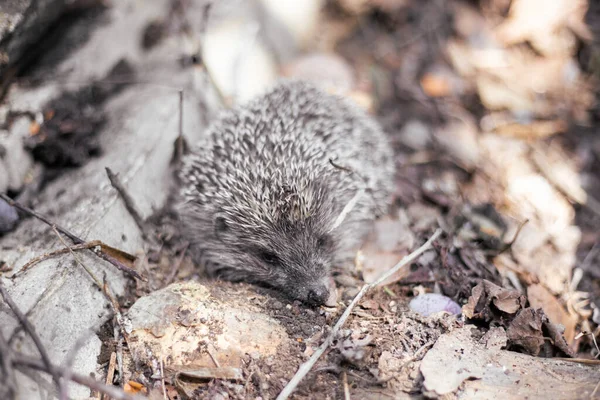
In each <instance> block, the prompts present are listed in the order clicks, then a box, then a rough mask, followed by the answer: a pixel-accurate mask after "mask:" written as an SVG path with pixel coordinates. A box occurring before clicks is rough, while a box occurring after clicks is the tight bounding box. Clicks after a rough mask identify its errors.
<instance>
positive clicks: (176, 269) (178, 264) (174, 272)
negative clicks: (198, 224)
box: [163, 243, 190, 287]
mask: <svg viewBox="0 0 600 400" xmlns="http://www.w3.org/2000/svg"><path fill="white" fill-rule="evenodd" d="M189 247H190V244H189V243H188V244H186V245H185V247H184V248H183V250H182V251H181V255H180V256H179V259H178V260H177V261H176V262H175V266H174V267H173V269H172V270H171V272H170V273H169V276H167V280H166V281H165V284H164V286H163V287H166V286H169V285H170V284H171V282H173V280H174V279H175V277H176V276H177V273H178V272H179V268H180V267H181V264H182V263H183V259H184V258H185V253H186V252H187V249H188V248H189Z"/></svg>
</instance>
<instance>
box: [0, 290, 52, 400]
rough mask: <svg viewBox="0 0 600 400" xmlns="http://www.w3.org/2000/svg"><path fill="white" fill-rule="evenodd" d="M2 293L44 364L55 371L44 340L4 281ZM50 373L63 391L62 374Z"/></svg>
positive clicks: (0, 291) (0, 293) (0, 292)
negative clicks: (12, 296)
mask: <svg viewBox="0 0 600 400" xmlns="http://www.w3.org/2000/svg"><path fill="white" fill-rule="evenodd" d="M0 295H1V296H2V298H3V299H4V302H5V303H6V304H7V305H8V307H10V309H11V310H12V312H13V314H15V316H16V317H17V319H18V320H19V322H20V323H21V325H22V326H23V329H25V332H27V334H28V335H29V337H31V340H33V343H34V344H35V347H37V349H38V351H39V353H40V356H41V357H42V361H43V362H44V365H45V366H46V368H47V369H48V371H53V370H52V369H51V367H52V364H51V363H50V357H48V353H47V352H46V348H45V347H44V344H43V343H42V341H41V340H40V337H39V336H38V335H37V333H36V332H35V328H34V327H33V325H32V324H31V322H29V320H28V319H27V317H26V316H25V315H24V314H23V313H22V312H21V310H19V308H18V307H17V305H16V304H15V302H14V301H13V299H12V298H11V297H10V295H9V294H8V291H7V290H6V288H5V287H4V285H2V282H0ZM50 374H51V375H52V380H54V383H56V387H57V388H58V391H59V392H61V391H62V384H61V382H60V375H59V374H57V373H55V372H51V373H50Z"/></svg>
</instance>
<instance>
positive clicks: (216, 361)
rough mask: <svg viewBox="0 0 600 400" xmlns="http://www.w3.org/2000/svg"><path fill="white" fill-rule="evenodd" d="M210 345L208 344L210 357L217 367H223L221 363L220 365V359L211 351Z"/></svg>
mask: <svg viewBox="0 0 600 400" xmlns="http://www.w3.org/2000/svg"><path fill="white" fill-rule="evenodd" d="M209 346H210V344H209V345H207V346H206V352H207V353H208V355H209V356H210V359H211V360H212V362H214V363H215V366H216V367H217V368H221V365H219V361H218V360H217V359H216V358H215V356H214V355H213V353H212V351H210V347H209Z"/></svg>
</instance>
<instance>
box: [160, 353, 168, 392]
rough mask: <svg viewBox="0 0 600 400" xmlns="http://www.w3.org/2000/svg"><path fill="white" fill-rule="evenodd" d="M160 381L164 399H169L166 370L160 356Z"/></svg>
mask: <svg viewBox="0 0 600 400" xmlns="http://www.w3.org/2000/svg"><path fill="white" fill-rule="evenodd" d="M160 381H161V383H162V392H163V399H164V400H167V388H166V387H165V371H164V368H163V358H162V355H161V356H160Z"/></svg>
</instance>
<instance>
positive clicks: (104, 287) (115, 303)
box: [52, 226, 127, 338]
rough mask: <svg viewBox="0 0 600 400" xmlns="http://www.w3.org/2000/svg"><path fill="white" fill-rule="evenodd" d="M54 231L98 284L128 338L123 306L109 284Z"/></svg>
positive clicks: (54, 228) (76, 260)
mask: <svg viewBox="0 0 600 400" xmlns="http://www.w3.org/2000/svg"><path fill="white" fill-rule="evenodd" d="M52 229H53V230H54V232H55V233H56V235H57V236H58V238H59V239H60V241H61V242H62V243H63V245H64V246H65V247H66V248H67V249H69V251H70V252H71V255H72V256H73V258H74V259H75V262H76V263H77V264H78V265H79V266H80V267H81V268H83V269H84V270H85V271H86V272H87V273H88V274H89V275H90V276H91V277H92V279H93V280H94V283H96V285H97V286H98V287H99V288H100V290H102V293H103V294H104V296H105V297H106V299H107V300H108V302H109V304H110V305H111V307H112V309H113V312H114V313H115V318H116V320H117V323H118V325H119V327H120V328H121V332H122V334H123V336H124V337H125V338H127V331H126V330H125V327H124V326H123V315H122V314H121V306H120V305H119V302H118V301H117V299H116V298H115V296H113V294H112V293H111V291H110V288H109V287H108V283H107V282H106V279H105V280H104V282H101V281H100V279H98V277H96V275H94V273H93V272H92V271H91V270H90V269H89V268H88V267H87V266H86V265H85V264H84V263H83V262H82V261H81V260H80V259H79V257H77V255H76V254H75V252H74V251H73V250H71V248H70V247H69V246H68V245H67V243H66V242H65V241H64V239H63V238H62V237H61V236H60V235H59V233H58V231H57V230H56V227H54V226H53V227H52Z"/></svg>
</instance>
